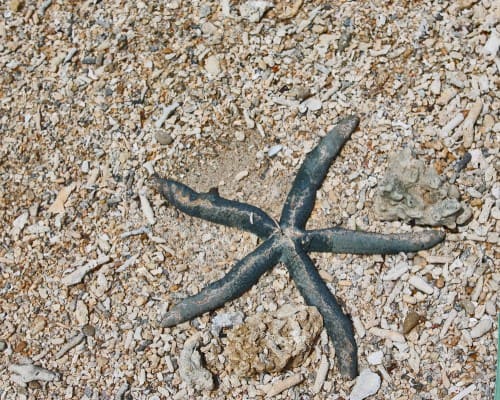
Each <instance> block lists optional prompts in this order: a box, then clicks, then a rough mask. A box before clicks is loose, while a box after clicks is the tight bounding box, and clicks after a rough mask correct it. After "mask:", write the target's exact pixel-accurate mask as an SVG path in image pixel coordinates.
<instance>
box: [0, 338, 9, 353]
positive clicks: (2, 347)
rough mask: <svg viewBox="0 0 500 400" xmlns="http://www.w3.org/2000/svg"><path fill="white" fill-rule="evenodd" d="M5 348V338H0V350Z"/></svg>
mask: <svg viewBox="0 0 500 400" xmlns="http://www.w3.org/2000/svg"><path fill="white" fill-rule="evenodd" d="M6 349H7V342H6V341H5V340H0V351H5V350H6Z"/></svg>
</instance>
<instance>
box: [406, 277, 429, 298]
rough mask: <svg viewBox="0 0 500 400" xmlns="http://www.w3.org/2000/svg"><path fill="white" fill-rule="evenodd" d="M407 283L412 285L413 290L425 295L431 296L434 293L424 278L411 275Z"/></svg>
mask: <svg viewBox="0 0 500 400" xmlns="http://www.w3.org/2000/svg"><path fill="white" fill-rule="evenodd" d="M408 283H409V284H410V285H412V286H413V287H414V288H415V289H418V290H420V291H421V292H423V293H425V294H432V293H434V288H433V287H432V286H431V285H429V284H428V283H427V282H426V281H425V279H424V278H422V277H421V276H418V275H413V276H412V277H411V278H410V279H409V280H408Z"/></svg>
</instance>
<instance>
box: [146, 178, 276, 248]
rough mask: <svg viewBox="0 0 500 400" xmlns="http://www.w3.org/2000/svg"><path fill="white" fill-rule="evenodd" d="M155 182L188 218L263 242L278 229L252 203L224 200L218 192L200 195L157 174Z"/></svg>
mask: <svg viewBox="0 0 500 400" xmlns="http://www.w3.org/2000/svg"><path fill="white" fill-rule="evenodd" d="M153 179H154V180H155V182H156V184H157V186H158V189H159V191H160V193H161V194H162V195H163V197H165V198H166V199H167V200H168V201H169V202H170V203H171V204H173V205H174V206H175V207H177V208H178V209H179V210H181V211H182V212H184V213H186V214H188V215H191V216H193V217H198V218H202V219H205V220H207V221H211V222H215V223H217V224H222V225H226V226H230V227H236V228H240V229H244V230H246V231H248V232H251V233H253V234H255V235H257V236H259V237H260V238H261V239H265V238H267V237H268V236H270V235H271V234H272V233H273V231H275V230H276V229H277V226H276V224H275V222H274V221H273V220H272V219H271V217H269V216H268V215H267V214H266V213H265V212H264V211H262V210H261V209H259V208H257V207H254V206H251V205H250V204H246V203H240V202H237V201H233V200H227V199H224V198H222V197H220V196H219V195H218V194H217V193H216V191H210V192H208V193H198V192H195V191H194V190H193V189H191V188H190V187H188V186H186V185H184V184H182V183H179V182H176V181H173V180H170V179H162V178H160V177H159V176H158V175H156V174H155V175H153Z"/></svg>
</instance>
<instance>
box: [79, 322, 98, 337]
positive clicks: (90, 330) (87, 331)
mask: <svg viewBox="0 0 500 400" xmlns="http://www.w3.org/2000/svg"><path fill="white" fill-rule="evenodd" d="M82 333H83V334H84V335H85V336H94V335H95V327H94V326H92V325H89V324H86V325H84V326H83V327H82Z"/></svg>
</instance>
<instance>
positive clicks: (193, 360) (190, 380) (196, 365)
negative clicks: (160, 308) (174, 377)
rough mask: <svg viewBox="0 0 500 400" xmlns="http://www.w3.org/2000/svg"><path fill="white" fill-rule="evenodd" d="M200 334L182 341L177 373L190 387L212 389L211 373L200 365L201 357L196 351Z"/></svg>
mask: <svg viewBox="0 0 500 400" xmlns="http://www.w3.org/2000/svg"><path fill="white" fill-rule="evenodd" d="M200 342H201V334H200V333H197V334H196V335H194V336H192V337H190V338H189V339H188V340H186V342H185V343H184V348H183V349H182V351H181V354H180V357H179V375H180V377H181V379H182V380H183V381H184V382H185V383H186V384H187V385H188V386H190V387H193V388H194V389H196V390H212V389H213V387H214V381H213V378H212V374H211V373H210V371H209V370H207V369H206V368H205V367H204V366H203V365H202V357H201V354H200V353H199V351H198V347H199V345H200Z"/></svg>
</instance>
